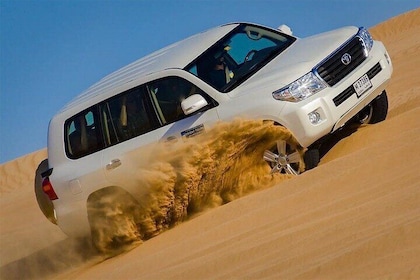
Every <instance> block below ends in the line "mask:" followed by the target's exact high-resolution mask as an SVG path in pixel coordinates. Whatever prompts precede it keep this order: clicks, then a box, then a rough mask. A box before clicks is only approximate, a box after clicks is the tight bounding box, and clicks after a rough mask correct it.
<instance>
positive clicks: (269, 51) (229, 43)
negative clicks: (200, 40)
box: [185, 24, 296, 92]
mask: <svg viewBox="0 0 420 280" xmlns="http://www.w3.org/2000/svg"><path fill="white" fill-rule="evenodd" d="M295 40H296V39H295V38H293V37H291V36H288V35H285V34H282V33H280V32H275V31H273V30H270V29H265V28H263V27H259V26H255V25H245V24H242V25H239V26H238V27H237V28H235V29H234V30H233V31H232V32H231V33H229V34H228V35H227V36H225V37H224V38H223V39H222V40H220V41H219V42H217V43H216V44H215V45H213V46H212V47H210V48H209V49H208V50H207V51H206V52H204V53H203V54H202V55H201V56H199V57H198V58H197V59H196V60H194V61H193V62H192V63H190V64H189V65H188V66H187V67H186V68H185V70H187V71H189V72H191V73H193V74H194V75H196V76H198V77H199V78H201V79H202V80H204V81H205V82H207V83H209V84H210V85H212V86H213V87H214V88H216V89H217V90H219V91H222V92H227V91H230V90H231V89H233V88H235V87H236V86H238V85H239V84H241V83H242V82H244V81H245V80H246V79H248V78H249V77H250V76H251V75H253V74H254V73H255V72H256V71H258V70H259V69H261V67H263V66H264V65H265V64H267V63H268V62H269V61H271V60H272V59H273V58H274V57H275V56H277V55H278V54H279V53H281V52H282V51H283V50H285V49H286V48H287V47H289V46H290V45H291V44H292V43H293V42H294V41H295Z"/></svg>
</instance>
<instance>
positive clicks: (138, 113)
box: [100, 86, 160, 145]
mask: <svg viewBox="0 0 420 280" xmlns="http://www.w3.org/2000/svg"><path fill="white" fill-rule="evenodd" d="M100 107H101V115H102V119H103V122H102V123H103V131H104V136H105V142H106V143H107V145H113V144H115V143H118V142H122V141H125V140H128V139H131V138H133V137H136V136H139V135H141V134H144V133H146V132H149V131H151V130H153V129H156V128H157V127H159V125H160V124H159V122H158V119H157V116H156V115H155V114H154V111H153V107H152V105H151V103H150V99H149V97H148V94H147V92H146V91H145V88H144V87H143V86H139V87H137V88H134V89H131V90H129V91H127V92H125V93H123V94H120V95H118V96H117V97H114V98H111V99H109V100H107V101H106V102H103V103H102V104H101V105H100Z"/></svg>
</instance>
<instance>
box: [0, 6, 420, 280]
mask: <svg viewBox="0 0 420 280" xmlns="http://www.w3.org/2000/svg"><path fill="white" fill-rule="evenodd" d="M371 31H372V33H373V35H374V36H375V37H376V38H378V39H380V40H382V41H383V42H384V43H385V45H386V46H387V49H388V51H389V53H390V55H391V58H392V59H393V64H394V75H393V78H392V80H391V83H390V84H389V87H388V89H387V92H388V97H389V102H390V112H389V118H388V119H387V120H386V121H385V122H382V123H379V124H376V125H368V126H364V127H361V128H359V129H358V130H357V131H355V132H354V133H352V134H351V135H350V136H348V137H344V138H342V139H339V141H338V142H337V143H336V144H335V145H334V146H333V147H332V148H331V149H329V150H327V151H326V154H325V156H324V157H323V158H322V160H321V164H320V166H319V167H318V168H315V169H313V170H311V171H308V172H306V173H304V174H302V175H300V176H298V177H295V178H293V179H290V180H287V181H284V182H282V183H281V184H279V185H276V186H274V187H272V188H269V189H265V190H261V191H258V192H255V193H253V194H251V195H247V196H245V197H242V198H240V199H237V200H234V201H232V202H230V203H228V204H225V205H223V206H219V207H217V208H214V209H212V210H209V211H206V212H204V213H202V214H201V215H200V216H198V217H195V218H194V219H191V220H190V221H188V222H185V223H183V224H180V225H178V226H176V227H174V228H172V229H170V230H168V231H165V232H164V233H162V234H160V235H158V236H156V237H154V238H152V239H150V240H148V241H146V242H144V243H143V244H142V245H141V246H138V247H136V248H134V249H133V250H131V251H129V252H126V253H124V254H121V255H118V256H116V257H114V258H110V259H106V260H104V259H103V258H101V256H98V255H97V254H96V253H95V252H94V251H93V250H92V248H91V247H90V245H89V243H87V242H86V241H85V240H71V239H69V238H67V237H66V236H65V235H64V234H63V233H62V232H61V231H60V230H59V229H58V227H56V226H54V225H53V224H51V223H49V221H48V220H47V219H46V218H45V217H44V216H43V215H42V212H41V211H40V210H39V209H38V206H37V204H36V199H35V196H34V192H33V174H34V171H35V169H36V166H37V164H38V163H39V162H40V161H41V160H42V159H43V158H44V157H45V156H46V151H45V150H41V151H38V152H35V153H33V154H30V155H28V156H25V157H22V158H19V159H17V160H15V161H11V162H9V163H6V164H3V165H1V166H0V210H1V216H0V248H1V252H0V265H1V268H0V277H1V278H2V279H33V278H39V279H45V278H56V279H63V278H64V279H168V278H170V279H221V278H234V279H239V278H240V279H243V278H245V279H256V278H258V279H259V278H275V279H290V278H298V279H420V172H419V170H420V169H419V166H420V152H419V150H420V120H419V118H418V116H419V115H420V79H419V77H420V70H418V65H420V58H419V54H420V9H417V10H415V11H412V12H409V13H406V14H403V15H400V16H398V17H396V18H392V19H390V20H388V21H386V22H384V23H382V24H379V25H378V26H375V27H373V28H371ZM349 134H350V133H349Z"/></svg>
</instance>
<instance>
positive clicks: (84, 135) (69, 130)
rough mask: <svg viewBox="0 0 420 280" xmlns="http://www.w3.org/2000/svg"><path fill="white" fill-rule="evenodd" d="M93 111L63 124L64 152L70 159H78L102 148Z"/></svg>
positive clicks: (96, 118) (96, 119)
mask: <svg viewBox="0 0 420 280" xmlns="http://www.w3.org/2000/svg"><path fill="white" fill-rule="evenodd" d="M98 123H99V119H98V117H97V115H96V112H95V110H93V109H89V110H86V111H84V112H82V113H80V114H78V115H76V116H74V117H73V118H71V119H69V120H67V121H66V123H65V128H66V129H65V139H66V152H67V155H68V156H69V157H70V158H73V159H74V158H79V157H82V156H84V155H87V154H90V153H93V152H95V151H97V150H99V149H101V148H102V147H103V142H102V137H101V133H100V129H99V126H98Z"/></svg>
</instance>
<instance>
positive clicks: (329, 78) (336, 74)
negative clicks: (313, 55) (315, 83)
mask: <svg viewBox="0 0 420 280" xmlns="http://www.w3.org/2000/svg"><path fill="white" fill-rule="evenodd" d="M346 53H347V54H349V55H350V56H351V61H350V63H349V64H348V65H345V64H344V63H343V62H341V60H342V57H343V55H344V54H346ZM365 59H366V56H365V51H364V47H363V43H362V40H361V39H360V38H359V37H354V38H353V39H352V40H350V41H349V42H348V43H347V44H346V45H345V46H344V47H343V48H341V49H339V50H337V51H336V52H335V53H333V54H332V56H330V57H329V58H328V59H326V60H325V61H323V62H321V64H320V65H319V66H318V67H317V68H316V69H315V71H316V72H318V74H319V76H320V77H321V78H322V79H323V80H324V81H325V82H326V83H327V84H328V85H330V86H334V85H335V84H337V83H338V82H339V81H341V80H342V79H343V78H344V77H345V76H347V75H348V74H349V73H350V72H351V71H353V70H354V69H355V68H356V67H357V66H359V65H360V64H361V63H362V62H363V61H364V60H365Z"/></svg>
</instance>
